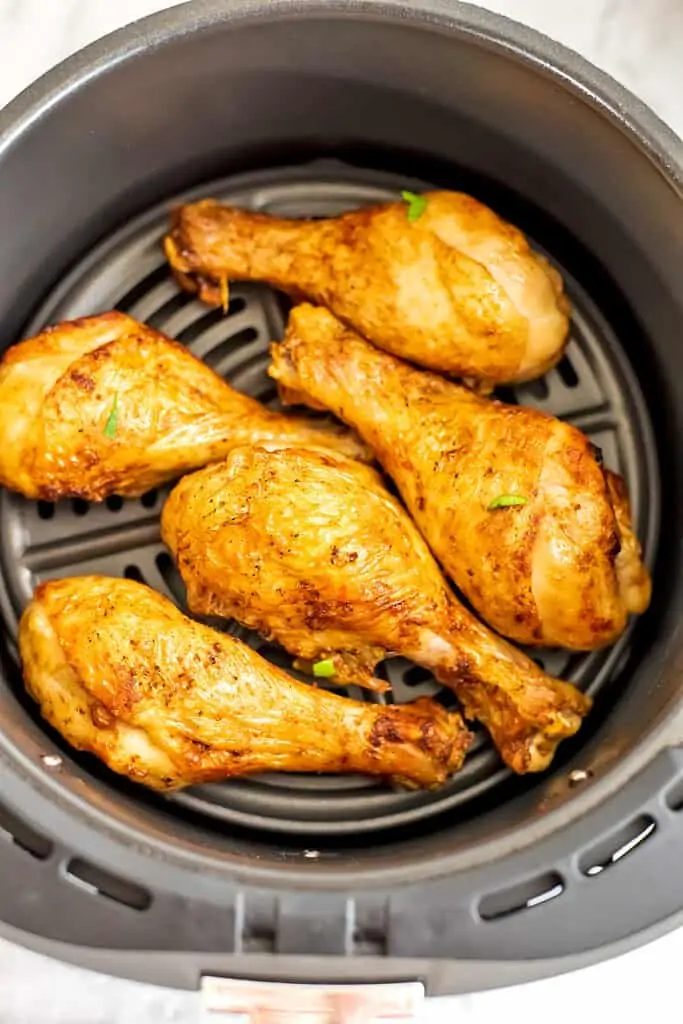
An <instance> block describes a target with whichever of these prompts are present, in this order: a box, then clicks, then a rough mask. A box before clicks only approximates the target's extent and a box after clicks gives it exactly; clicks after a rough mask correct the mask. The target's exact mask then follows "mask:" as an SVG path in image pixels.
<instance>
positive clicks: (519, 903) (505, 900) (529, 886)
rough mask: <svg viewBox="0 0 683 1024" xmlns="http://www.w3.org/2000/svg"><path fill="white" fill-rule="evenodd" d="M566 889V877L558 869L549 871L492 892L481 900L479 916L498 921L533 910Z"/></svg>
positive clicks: (483, 918) (483, 919)
mask: <svg viewBox="0 0 683 1024" xmlns="http://www.w3.org/2000/svg"><path fill="white" fill-rule="evenodd" d="M564 890H565V884H564V879H563V878H562V876H561V875H559V874H558V873H557V871H547V872H545V873H544V874H542V875H537V876H536V877H535V878H530V879H528V880H527V881H524V882H520V883H519V884H518V885H513V886H510V888H509V889H501V890H499V891H498V892H494V893H490V894H489V895H488V896H484V897H483V898H482V899H481V900H480V901H479V916H480V917H481V919H482V921H497V920H499V918H501V917H511V916H512V915H513V914H519V913H521V911H523V910H531V909H532V908H533V907H539V906H541V904H543V903H549V902H550V900H555V899H557V898H558V896H561V895H562V893H563V892H564Z"/></svg>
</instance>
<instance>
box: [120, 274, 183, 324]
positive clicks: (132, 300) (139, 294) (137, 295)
mask: <svg viewBox="0 0 683 1024" xmlns="http://www.w3.org/2000/svg"><path fill="white" fill-rule="evenodd" d="M169 277H170V273H169V269H168V264H167V263H162V264H160V266H158V267H157V268H156V270H153V271H152V273H151V274H148V275H147V277H144V278H143V279H142V281H138V283H137V284H136V285H135V286H134V287H133V288H131V290H130V291H129V292H126V294H125V295H124V296H123V297H122V298H120V299H119V301H118V302H117V304H116V308H117V309H119V310H120V311H121V312H122V313H127V312H128V310H129V309H131V308H132V307H133V306H134V305H135V304H136V303H138V302H139V301H140V299H142V298H144V297H145V295H146V294H147V293H148V292H150V291H151V290H152V289H153V288H155V287H156V286H157V285H159V284H161V282H162V281H166V280H168V278H169Z"/></svg>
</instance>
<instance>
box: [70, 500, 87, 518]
mask: <svg viewBox="0 0 683 1024" xmlns="http://www.w3.org/2000/svg"><path fill="white" fill-rule="evenodd" d="M71 507H72V508H73V510H74V512H75V513H76V515H77V516H84V515H85V514H86V513H87V511H88V509H89V508H90V505H89V504H88V502H87V501H85V500H84V499H83V498H74V500H73V501H72V502H71Z"/></svg>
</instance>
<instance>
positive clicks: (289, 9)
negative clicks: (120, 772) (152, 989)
mask: <svg viewBox="0 0 683 1024" xmlns="http://www.w3.org/2000/svg"><path fill="white" fill-rule="evenodd" d="M346 14H348V15H350V16H356V17H362V18H364V19H375V18H376V19H377V20H379V21H382V20H387V19H393V20H395V21H397V20H400V21H401V23H402V24H405V25H409V26H410V25H415V26H416V27H423V28H427V29H432V30H434V31H441V32H443V33H445V34H449V35H451V36H454V37H459V38H468V39H471V40H472V41H473V42H475V43H476V44H477V45H479V46H481V47H484V48H488V49H493V50H495V51H498V52H501V53H503V54H504V55H506V56H507V57H509V58H512V59H514V60H515V61H517V62H520V63H523V64H525V65H527V66H531V67H533V68H534V70H535V71H536V72H538V73H540V74H542V75H544V76H545V77H547V78H548V79H550V80H554V81H555V83H556V84H557V85H558V87H560V88H561V89H563V90H565V91H568V92H570V93H573V94H574V95H575V96H576V97H577V98H578V99H580V100H581V101H582V102H583V103H587V104H589V105H591V106H592V107H594V108H596V109H597V110H599V112H600V114H601V115H602V116H603V117H605V118H607V119H609V120H610V122H611V123H612V124H613V125H616V126H617V127H618V128H619V130H620V131H621V132H622V133H623V134H624V135H625V136H627V137H628V138H629V140H630V141H631V143H632V144H633V145H634V146H637V147H638V149H639V150H640V151H641V152H644V153H645V154H646V155H647V157H648V159H649V161H650V162H651V163H652V164H653V165H654V166H655V167H656V168H657V170H658V172H659V173H660V175H661V176H662V177H663V178H664V179H665V180H666V182H667V184H668V186H669V188H670V189H672V190H673V191H674V192H675V193H676V195H679V196H680V195H681V193H682V192H683V188H682V187H681V186H682V185H683V144H682V143H681V142H680V140H678V138H677V137H676V136H675V135H674V134H673V132H671V131H670V130H669V129H668V128H667V126H666V125H664V124H663V123H662V122H661V121H660V120H659V119H658V118H657V117H656V115H655V114H654V113H653V112H652V111H650V110H649V109H648V108H647V107H646V106H644V105H643V104H642V103H641V102H640V101H638V100H637V99H635V97H633V96H631V94H630V93H628V91H627V90H625V89H624V88H622V87H621V86H619V85H618V84H617V83H616V82H613V81H612V80H611V79H610V78H608V77H607V76H606V75H604V74H603V73H601V72H600V71H598V70H597V69H595V68H593V67H592V66H591V65H589V64H588V63H587V62H585V61H584V60H582V59H581V58H580V57H578V56H577V55H575V54H573V53H572V52H570V51H568V50H567V49H565V48H564V47H561V46H559V45H558V44H556V43H554V42H552V41H551V40H548V39H546V38H544V37H543V36H541V35H540V34H538V33H536V32H534V31H532V30H530V29H527V28H524V27H522V26H519V25H517V24H515V23H514V22H511V21H508V20H507V19H505V18H502V17H500V16H497V15H495V14H492V13H490V12H488V11H484V10H482V9H480V8H477V7H472V6H470V5H469V4H460V3H449V2H444V0H417V2H414V3H411V4H410V5H408V4H403V3H399V2H397V0H346V2H344V0H329V2H323V0H292V2H290V0H271V2H270V3H269V4H267V5H264V4H262V3H258V2H254V0H234V2H226V0H194V2H191V3H189V4H183V5H180V6H179V7H176V8H173V9H171V10H169V11H166V12H162V13H160V14H157V15H153V16H152V17H150V18H147V19H145V20H143V21H141V22H139V23H137V24H134V25H132V26H130V27H128V28H125V29H123V30H120V31H119V32H117V33H114V34H113V35H111V36H109V37H107V38H106V39H104V40H102V41H100V42H98V43H95V44H93V45H92V46H90V47H88V48H87V49H86V50H84V51H82V52H81V53H79V54H76V55H75V56H74V57H72V58H70V59H68V60H67V61H65V62H64V63H63V64H62V65H60V66H59V67H58V68H56V69H55V70H53V71H51V72H49V73H48V74H47V75H46V76H44V77H43V78H42V79H41V80H39V81H38V82H37V83H35V84H34V85H33V86H31V87H29V89H28V90H26V91H25V92H24V93H23V94H22V95H21V96H19V97H18V98H17V99H16V100H14V101H13V102H12V103H11V104H10V105H9V106H8V107H7V108H6V109H5V110H4V111H3V112H1V113H0V160H2V159H3V157H4V155H5V154H6V153H7V152H8V151H9V150H10V149H11V148H12V146H13V145H14V143H15V142H17V141H18V140H19V139H20V138H21V137H22V136H23V135H24V134H25V133H26V132H28V131H30V130H31V129H32V128H34V127H36V128H39V127H40V125H39V122H40V119H41V116H42V115H44V114H45V113H46V112H47V111H48V110H49V109H50V108H52V107H55V106H58V105H59V103H60V101H62V100H65V99H66V98H67V97H68V96H69V95H70V94H72V93H74V92H77V91H79V90H80V89H81V88H85V87H87V85H88V82H89V81H91V80H92V79H94V78H97V77H99V76H100V75H103V74H105V73H106V72H107V71H109V70H111V69H112V68H113V67H115V66H117V65H119V64H122V63H125V62H127V61H129V60H132V59H133V58H134V57H136V56H138V55H140V54H142V53H144V52H145V51H148V50H153V49H156V48H161V47H163V46H164V45H165V44H170V43H171V42H174V41H178V40H181V39H182V38H183V37H184V36H189V35H193V34H201V33H210V32H211V30H212V28H213V27H214V26H218V25H221V24H222V25H235V26H239V25H240V24H249V23H252V22H255V21H263V22H272V21H274V20H281V19H285V18H291V19H296V18H311V17H316V18H322V19H324V18H329V17H335V16H342V17H343V16H344V15H346ZM676 643H677V644H678V649H676V650H674V647H675V646H676V644H675V643H674V640H673V639H672V640H671V641H670V642H669V644H668V650H667V665H666V666H663V665H662V664H661V663H660V664H658V665H657V666H655V667H654V668H653V675H655V673H657V672H663V671H665V670H666V671H667V672H670V673H674V672H675V671H676V664H675V663H676V662H677V663H678V664H680V661H681V657H680V642H679V641H676ZM654 681H655V682H656V676H655V680H654ZM674 712H675V713H674ZM682 739H683V715H682V714H681V710H680V704H679V703H677V704H676V705H675V708H673V709H672V713H671V714H668V715H666V716H664V715H662V716H661V717H660V719H659V720H658V722H657V723H656V724H655V725H654V726H653V727H651V728H650V730H649V733H648V735H647V736H646V737H645V738H644V739H643V741H642V742H641V744H640V745H639V746H638V747H636V748H635V749H634V750H633V752H632V753H631V754H630V755H629V756H628V757H626V758H624V759H623V760H622V762H621V763H619V764H618V765H617V766H615V767H613V768H611V769H610V770H609V771H608V772H607V773H606V774H605V775H604V776H603V777H602V778H600V779H599V780H596V781H595V782H594V783H592V784H591V785H589V786H587V787H585V788H582V789H581V788H579V789H577V791H576V795H575V796H574V797H573V798H572V799H571V800H569V801H567V803H565V804H564V805H563V806H561V807H557V808H556V809H549V810H548V811H547V813H545V814H544V815H543V816H541V817H539V818H538V819H537V820H536V821H535V822H534V825H533V826H532V827H530V828H528V829H527V831H526V834H525V835H524V837H520V836H519V835H517V836H516V835H515V834H514V832H511V833H510V834H509V835H507V836H502V837H501V839H500V840H498V841H497V842H496V844H493V843H492V844H491V847H490V848H486V847H485V846H483V845H482V844H480V845H479V846H477V848H476V850H474V849H465V850H463V851H460V852H458V853H448V854H445V855H444V854H440V855H439V856H438V857H433V858H431V859H430V858H425V860H424V861H422V862H421V863H419V862H416V861H415V860H414V859H413V860H412V861H409V862H408V863H404V862H399V863H395V864H393V865H388V864H387V863H380V864H379V865H378V866H376V867H368V866H367V865H363V866H362V867H360V868H359V869H357V870H354V868H353V867H352V866H351V867H350V866H348V865H344V866H343V867H342V868H341V869H335V868H334V867H330V866H327V865H325V864H324V863H319V862H307V863H305V864H301V863H297V864H291V863H290V864H287V862H286V860H283V863H282V865H279V866H278V867H277V869H275V868H274V867H272V866H268V865H265V866H261V865H259V864H258V861H256V860H248V858H246V857H244V858H241V859H238V858H237V857H235V856H233V855H229V854H228V855H226V856H225V857H220V856H219V855H218V854H216V855H213V854H209V853H204V852H199V850H198V849H197V847H192V845H191V844H190V843H185V842H184V840H183V839H182V838H181V836H180V835H179V836H178V839H177V841H176V842H175V844H173V843H171V842H169V841H168V840H167V839H166V838H165V837H164V836H162V835H161V834H160V833H159V832H158V831H157V830H156V829H155V827H154V822H153V821H151V822H150V825H149V828H148V829H147V830H146V831H144V832H143V831H142V830H140V829H137V828H136V829H135V830H134V829H132V828H130V827H129V825H128V824H127V823H126V821H125V812H124V813H121V815H120V816H118V817H115V816H114V815H112V814H110V813H109V812H108V810H107V809H106V807H105V808H104V809H103V805H101V806H100V807H97V808H95V807H94V806H93V805H92V804H91V803H90V802H89V801H88V800H86V799H84V798H83V797H82V796H81V795H80V792H79V786H78V784H77V782H78V780H75V781H76V784H74V780H73V779H72V780H69V781H68V782H67V781H66V780H64V779H63V778H62V779H60V776H59V774H58V773H56V774H53V775H50V774H49V773H46V772H45V771H43V770H42V769H41V767H40V766H38V765H36V764H35V763H34V762H33V761H32V759H31V758H30V757H28V756H26V754H25V753H24V752H22V751H21V750H20V749H18V748H17V747H15V746H13V745H12V744H11V742H10V741H9V739H8V738H7V737H5V736H2V735H0V761H2V762H4V765H5V771H4V772H3V774H5V775H6V778H5V780H4V781H3V782H2V785H1V788H2V791H3V798H5V797H6V798H7V802H8V804H10V805H13V806H14V807H15V808H20V807H21V806H22V805H23V804H24V802H25V801H26V800H28V799H29V797H30V799H31V800H32V801H33V810H34V811H35V813H36V819H35V820H36V823H40V825H41V827H42V826H43V825H45V827H46V829H47V830H48V831H49V832H50V833H53V834H55V835H60V836H64V835H68V834H69V829H70V827H72V831H73V843H74V844H75V845H77V846H78V849H79V851H80V850H81V849H82V852H83V853H84V854H85V855H86V856H88V855H91V856H93V857H95V858H96V859H97V861H98V863H100V864H102V865H103V866H106V867H109V868H110V869H111V870H112V871H114V870H115V869H116V868H117V866H119V865H120V866H121V868H122V869H123V867H124V865H125V867H126V870H127V871H128V870H129V872H130V875H131V876H132V877H137V875H138V872H140V873H141V874H142V876H143V877H144V875H145V874H146V875H147V877H149V876H150V875H153V874H154V873H155V872H158V873H159V877H160V882H159V884H160V885H162V886H163V887H165V889H166V891H167V892H168V891H175V892H176V893H179V894H181V895H182V896H183V897H187V898H191V897H192V895H193V886H196V885H199V888H200V891H201V892H202V893H204V894H206V892H207V891H208V888H209V885H210V884H211V883H212V882H213V881H215V882H216V883H217V884H218V883H220V890H221V892H222V897H223V898H224V899H225V900H226V901H227V900H229V897H230V891H231V889H233V888H234V886H236V885H237V886H239V885H240V884H242V883H244V884H249V885H254V884H255V885H258V886H261V887H263V889H268V888H271V889H275V888H279V889H283V888H286V887H288V886H291V887H293V888H294V889H296V888H297V887H298V888H299V889H301V888H302V887H303V886H305V888H306V889H307V890H309V893H310V898H311V900H315V898H316V893H320V892H321V891H323V890H324V891H325V892H326V893H328V894H335V895H337V894H339V895H340V896H341V894H342V893H347V892H348V891H349V889H356V890H357V891H359V892H362V891H367V890H369V889H371V888H372V887H373V886H377V885H378V883H379V885H380V886H381V888H382V889H383V890H384V889H386V888H387V887H390V886H396V887H397V888H398V887H403V888H404V889H410V890H411V891H413V896H412V898H413V899H414V895H415V891H416V890H419V888H420V886H424V895H425V896H426V893H427V882H428V880H429V886H430V891H431V892H432V894H433V899H434V906H439V904H440V903H441V905H443V902H444V901H443V898H442V897H443V890H440V889H439V885H440V883H441V882H443V883H444V885H445V884H449V885H450V884H451V882H452V880H453V879H452V876H454V875H455V874H456V873H458V872H460V873H461V874H465V873H466V872H467V871H469V870H470V868H471V866H472V864H473V863H474V862H475V859H476V861H482V859H483V860H485V859H486V857H489V856H490V858H491V861H492V862H493V861H494V860H497V861H505V862H506V863H509V864H510V865H511V866H512V867H511V871H512V875H513V877H517V878H519V877H520V875H519V872H520V871H522V866H521V856H522V854H524V853H525V852H527V853H528V847H529V846H531V845H532V844H533V845H534V846H535V847H536V850H537V851H538V853H539V855H541V856H542V857H543V863H546V862H547V863H560V860H561V859H562V858H566V862H567V864H569V862H570V861H571V860H572V859H573V858H574V852H575V847H573V846H572V839H571V838H570V833H572V830H573V829H574V826H575V825H576V824H577V823H578V824H580V825H582V826H584V838H586V836H588V835H589V834H590V831H591V829H595V822H596V821H600V823H601V824H600V828H602V827H603V824H604V827H607V824H605V823H614V824H616V823H617V822H618V821H620V820H622V819H623V813H624V809H625V808H628V810H629V813H631V812H633V813H635V812H637V811H640V812H641V814H642V815H643V816H647V815H649V814H650V813H654V811H655V808H659V807H660V805H661V804H662V803H663V800H662V798H661V794H662V792H663V790H664V789H665V788H667V789H668V788H669V787H670V783H671V781H672V779H673V778H680V776H681V774H682V773H683V763H681V759H680V758H679V757H677V756H676V752H674V751H671V750H668V749H666V748H670V747H673V746H675V745H676V744H678V743H680V742H681V740H682ZM671 810H678V806H676V807H671ZM93 822H94V823H95V829H94V830H93V829H92V825H93ZM669 824H670V826H671V827H670V828H668V829H664V828H662V829H660V833H661V834H660V833H658V835H657V838H656V839H655V840H653V841H652V846H653V848H654V847H657V848H658V849H660V850H662V849H663V850H664V853H663V854H662V860H661V861H660V867H661V865H666V870H668V869H669V868H671V865H672V864H673V863H675V861H674V860H673V855H674V853H676V852H677V849H675V848H674V847H672V840H671V836H672V833H673V832H675V825H676V822H675V820H674V819H672V820H671V821H670V822H669ZM81 842H82V846H81V845H78V844H81ZM494 846H495V848H494ZM634 863H635V860H634ZM622 870H623V871H624V874H622V884H623V883H624V881H625V879H626V878H628V876H629V874H630V876H631V882H632V883H633V882H634V879H635V878H637V874H636V875H635V876H634V875H633V871H634V868H633V867H632V865H631V863H630V861H626V862H625V864H624V868H623V869H622V868H620V871H622ZM662 870H664V868H662ZM671 870H672V871H673V869H672V868H671ZM200 873H201V874H202V875H204V874H206V878H205V879H204V878H201V879H200V880H199V881H197V879H198V875H199V874H200ZM193 879H194V881H193ZM461 881H463V879H461ZM681 888H682V891H681V893H680V894H679V893H678V891H677V892H676V894H675V896H674V894H673V893H672V900H671V906H670V910H664V909H662V904H661V903H660V904H657V905H655V904H654V903H653V904H652V906H651V907H650V908H643V912H642V914H640V913H638V914H635V915H634V920H633V922H632V929H631V930H632V933H633V934H634V935H635V934H636V933H642V934H645V933H646V932H648V931H649V930H652V929H655V928H659V927H660V926H661V927H666V925H665V924H664V922H665V921H666V920H667V918H668V917H669V916H670V914H673V913H674V912H675V911H678V910H679V909H680V908H681V907H683V886H682V887H681ZM598 889H600V887H598ZM601 891H602V896H600V894H599V893H598V902H599V901H600V900H608V898H609V897H610V891H611V894H612V897H613V895H614V889H613V887H612V885H611V883H610V879H609V878H606V884H605V885H604V886H602V890H601ZM461 895H463V894H462V892H461ZM584 899H585V897H584ZM408 900H409V897H408V896H406V897H405V901H406V906H407V902H408ZM676 901H678V902H676ZM399 902H400V901H399ZM335 906H336V904H335ZM465 906H466V899H465V897H464V895H463V907H465ZM544 911H545V908H544ZM544 911H541V910H539V911H538V913H539V915H540V914H541V913H543V912H544ZM553 919H554V921H555V923H557V921H558V917H557V912H556V911H555V913H554V915H553V912H552V904H550V905H549V907H548V916H547V918H546V920H547V921H548V924H550V923H551V922H552V921H553ZM624 924H625V922H624ZM437 937H438V936H437ZM47 938H48V939H49V936H47ZM430 938H431V939H432V940H433V939H434V935H431V936H430V933H429V932H427V934H426V935H425V937H424V948H425V950H426V951H427V953H426V955H427V954H428V952H429V940H430ZM604 948H605V949H606V948H607V944H605V947H604ZM301 952H306V950H301ZM594 953H595V951H594V950H591V951H589V952H588V953H587V954H586V956H587V958H588V960H590V959H595V958H596V957H595V956H594V955H593V954H594ZM473 959H474V960H476V959H477V958H476V957H474V958H473ZM481 959H482V958H479V962H481ZM366 962H369V961H366ZM510 963H511V962H510ZM563 963H564V965H565V966H566V967H569V966H572V964H570V963H569V962H568V959H567V958H565V960H564V961H563ZM393 964H394V967H393V968H392V976H395V970H394V969H395V968H396V961H394V962H393ZM556 969H559V968H558V967H557V965H556V966H554V967H553V970H556ZM123 973H126V974H128V973H131V969H126V970H124V971H123ZM270 973H271V974H273V973H274V972H270ZM537 973H538V972H537ZM284 976H285V977H286V976H287V975H286V974H285V975H284ZM509 980H511V979H509V978H508V983H509ZM496 983H499V984H503V983H505V980H504V979H502V978H501V980H499V981H497V982H496ZM456 984H457V987H458V988H459V989H460V990H465V989H466V987H467V985H466V984H465V983H463V982H462V981H460V982H457V983H456ZM484 984H485V983H484V982H483V981H482V982H481V983H480V982H477V987H483V985H484ZM451 990H452V989H451Z"/></svg>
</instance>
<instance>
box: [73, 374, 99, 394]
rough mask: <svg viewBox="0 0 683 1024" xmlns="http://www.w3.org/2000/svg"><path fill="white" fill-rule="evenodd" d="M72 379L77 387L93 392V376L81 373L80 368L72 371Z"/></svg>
mask: <svg viewBox="0 0 683 1024" xmlns="http://www.w3.org/2000/svg"><path fill="white" fill-rule="evenodd" d="M71 380H72V381H73V382H74V384H75V385H76V387H78V388H81V389H82V390H83V391H87V392H89V393H91V392H92V391H93V390H94V388H95V381H94V380H93V379H92V377H88V376H87V374H85V373H80V371H79V370H72V371H71Z"/></svg>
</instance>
